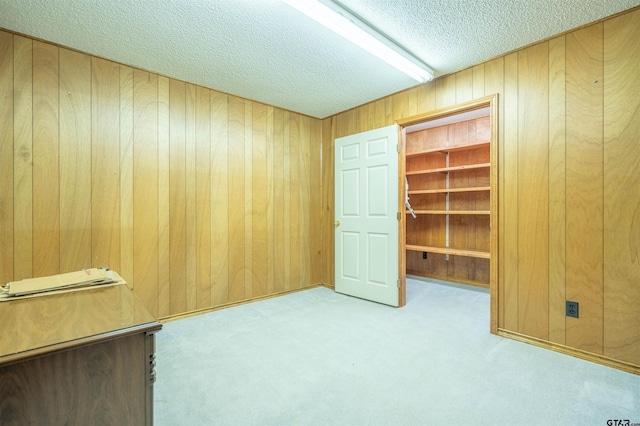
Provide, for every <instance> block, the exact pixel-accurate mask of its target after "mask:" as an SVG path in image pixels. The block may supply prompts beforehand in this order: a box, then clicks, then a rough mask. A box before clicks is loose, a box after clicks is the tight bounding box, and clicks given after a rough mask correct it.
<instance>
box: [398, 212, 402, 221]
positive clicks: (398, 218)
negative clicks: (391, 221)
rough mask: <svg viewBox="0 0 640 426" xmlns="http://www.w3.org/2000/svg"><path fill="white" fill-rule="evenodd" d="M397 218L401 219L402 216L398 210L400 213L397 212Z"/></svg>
mask: <svg viewBox="0 0 640 426" xmlns="http://www.w3.org/2000/svg"><path fill="white" fill-rule="evenodd" d="M397 218H398V220H400V218H401V216H400V212H398V214H397Z"/></svg>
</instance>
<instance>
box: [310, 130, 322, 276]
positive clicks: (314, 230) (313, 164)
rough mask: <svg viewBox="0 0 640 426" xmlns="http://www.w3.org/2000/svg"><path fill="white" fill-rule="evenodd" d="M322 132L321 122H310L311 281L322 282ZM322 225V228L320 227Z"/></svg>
mask: <svg viewBox="0 0 640 426" xmlns="http://www.w3.org/2000/svg"><path fill="white" fill-rule="evenodd" d="M322 131H323V126H322V122H321V121H320V120H309V134H308V138H307V141H308V143H309V180H308V182H307V191H308V194H309V198H310V205H309V224H308V231H307V232H308V233H309V237H308V238H309V262H310V265H309V267H310V273H311V276H310V281H309V282H312V283H320V282H322V220H323V206H322V199H323V195H322V192H323V191H322V186H323V182H322V166H323V165H322V158H323V157H322V149H323V145H322ZM318 225H320V226H318Z"/></svg>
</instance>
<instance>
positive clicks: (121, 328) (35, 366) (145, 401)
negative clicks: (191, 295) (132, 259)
mask: <svg viewBox="0 0 640 426" xmlns="http://www.w3.org/2000/svg"><path fill="white" fill-rule="evenodd" d="M0 327H1V328H2V339H1V341H0V424H2V425H32V424H33V425H62V424H64V425H89V424H91V425H144V424H146V425H150V424H152V423H153V383H154V381H155V340H154V339H155V335H154V334H155V332H157V331H158V330H160V328H161V327H162V326H161V324H159V323H158V322H157V321H156V320H155V319H154V318H153V317H152V316H151V314H149V313H148V311H146V310H145V308H144V307H143V306H142V304H141V302H140V301H138V300H137V299H136V297H135V296H134V295H133V293H132V292H131V290H130V289H129V288H128V287H127V286H126V285H116V286H111V287H104V288H95V289H90V290H81V291H74V292H66V293H59V294H52V295H47V296H39V297H34V298H30V299H24V300H12V301H6V302H0Z"/></svg>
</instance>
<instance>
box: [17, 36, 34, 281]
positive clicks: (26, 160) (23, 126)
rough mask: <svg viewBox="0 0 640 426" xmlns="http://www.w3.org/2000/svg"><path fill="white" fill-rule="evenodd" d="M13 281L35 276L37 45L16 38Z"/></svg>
mask: <svg viewBox="0 0 640 426" xmlns="http://www.w3.org/2000/svg"><path fill="white" fill-rule="evenodd" d="M13 40H14V44H13V49H14V53H13V75H14V80H13V110H14V116H13V185H14V186H13V217H14V224H13V232H14V236H13V268H14V270H13V279H14V280H16V281H17V280H21V279H24V278H29V277H32V276H33V200H32V197H33V43H32V41H31V39H28V38H24V37H20V36H14V37H13Z"/></svg>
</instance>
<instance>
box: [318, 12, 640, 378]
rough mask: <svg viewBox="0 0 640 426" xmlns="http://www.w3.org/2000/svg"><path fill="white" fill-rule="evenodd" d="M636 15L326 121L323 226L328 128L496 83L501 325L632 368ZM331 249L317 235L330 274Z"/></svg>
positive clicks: (477, 93) (485, 91)
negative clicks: (573, 309)
mask: <svg viewBox="0 0 640 426" xmlns="http://www.w3.org/2000/svg"><path fill="white" fill-rule="evenodd" d="M638 22H640V10H639V9H635V10H631V11H628V12H626V13H624V14H621V15H619V16H615V17H613V18H610V19H607V20H604V21H602V22H599V23H596V24H593V25H590V26H587V27H584V28H580V29H578V30H575V31H573V32H570V33H567V34H564V35H561V36H558V37H556V38H553V39H550V40H547V41H544V42H541V43H538V44H535V45H533V46H530V47H527V48H524V49H522V50H520V51H517V52H514V53H511V54H508V55H506V56H503V57H499V58H496V59H494V60H491V61H489V62H486V63H483V64H480V65H477V66H475V67H473V68H469V69H466V70H463V71H461V72H458V73H455V74H453V75H449V76H446V77H443V78H439V79H437V80H435V81H433V82H430V83H428V84H425V85H421V86H418V87H416V88H413V89H411V90H407V91H404V92H401V93H398V94H395V95H393V96H389V97H387V98H383V99H380V100H378V101H375V102H372V103H369V104H366V105H362V106H360V107H358V108H356V109H353V110H350V111H346V112H344V113H341V114H338V115H336V116H333V117H331V118H329V119H325V120H324V121H323V128H325V129H327V130H329V129H330V132H331V138H330V137H328V136H327V135H323V143H324V144H325V146H323V156H324V157H323V168H324V174H323V179H324V188H325V189H326V192H325V194H324V196H323V210H324V211H325V212H327V215H326V216H325V218H324V227H325V229H332V228H331V227H332V221H333V211H332V206H333V204H332V199H331V195H330V192H331V191H332V188H333V182H332V177H333V172H332V165H333V156H332V155H333V151H332V150H331V147H328V146H326V144H327V143H331V140H332V138H335V137H341V136H346V135H349V134H353V133H356V132H361V131H366V130H370V129H373V128H376V127H382V126H386V125H390V124H392V123H393V122H394V121H395V120H398V119H401V118H403V117H407V116H412V115H417V114H421V113H426V112H428V111H431V110H434V109H437V108H443V107H447V106H451V105H455V104H457V103H461V102H464V101H469V100H472V99H477V98H480V97H483V96H488V95H492V94H495V93H498V94H499V117H498V120H499V141H498V142H499V143H498V159H499V160H498V163H499V170H498V173H499V194H498V206H499V207H498V215H499V237H498V239H499V252H498V253H497V256H498V259H499V271H498V292H499V294H498V300H499V327H500V328H501V329H503V330H508V331H511V332H515V333H519V334H521V335H525V336H528V337H532V338H535V339H538V340H541V341H546V342H549V343H553V344H560V345H564V346H567V347H569V348H574V349H578V350H581V351H585V352H586V353H590V354H594V355H597V356H604V357H608V358H611V359H613V360H616V361H622V362H625V363H629V364H632V365H635V366H640V316H639V315H638V306H640V285H639V284H638V283H639V281H638V279H639V278H638V277H640V173H639V172H638V164H640V26H638V25H637V23H638ZM332 250H333V241H332V234H331V233H325V235H324V236H323V253H324V256H325V262H324V263H323V265H324V267H323V277H324V278H325V281H328V280H329V279H330V278H327V277H333V276H334V275H333V270H332V269H331V264H330V262H329V260H330V259H332V256H333V252H332ZM565 300H573V301H577V302H579V303H580V318H579V319H575V318H569V317H566V316H565ZM487 315H489V312H487Z"/></svg>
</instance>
